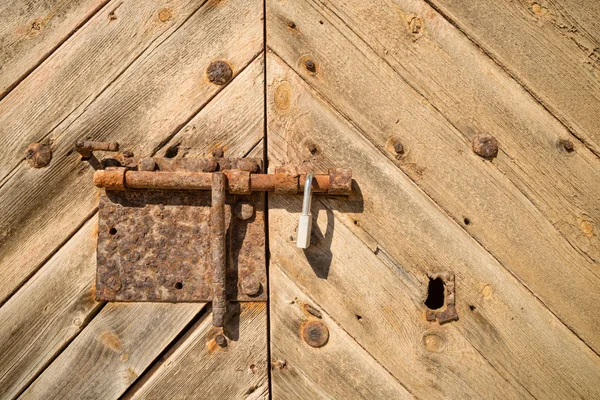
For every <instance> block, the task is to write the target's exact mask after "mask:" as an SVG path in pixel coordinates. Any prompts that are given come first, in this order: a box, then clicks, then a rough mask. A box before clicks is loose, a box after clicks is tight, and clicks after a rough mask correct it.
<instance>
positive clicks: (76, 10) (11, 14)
mask: <svg viewBox="0 0 600 400" xmlns="http://www.w3.org/2000/svg"><path fill="white" fill-rule="evenodd" d="M107 2H108V0H77V1H61V0H51V1H21V2H15V1H4V2H2V4H0V99H2V98H3V97H4V95H5V94H6V93H8V92H9V91H10V90H11V89H12V88H13V87H14V86H16V85H17V84H18V83H19V82H20V80H21V79H23V78H24V77H25V76H26V75H27V74H28V73H29V72H30V71H31V70H33V69H34V68H36V67H37V66H38V65H39V64H40V62H42V61H43V60H44V59H45V58H46V57H48V56H49V55H50V54H52V52H53V51H54V50H55V49H56V48H57V47H58V46H59V45H61V44H62V43H63V42H64V41H65V40H66V39H68V38H69V36H70V35H71V34H72V33H73V31H74V30H76V29H77V28H78V27H80V26H81V25H82V24H84V23H85V22H86V21H87V20H88V18H90V17H91V16H92V15H94V13H96V12H97V11H98V10H99V9H100V8H101V7H102V6H104V5H105V4H106V3H107Z"/></svg>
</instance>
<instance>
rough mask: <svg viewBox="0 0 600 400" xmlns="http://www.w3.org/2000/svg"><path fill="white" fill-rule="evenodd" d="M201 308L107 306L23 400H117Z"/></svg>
mask: <svg viewBox="0 0 600 400" xmlns="http://www.w3.org/2000/svg"><path fill="white" fill-rule="evenodd" d="M202 307H203V304H198V303H180V304H170V303H132V304H127V303H108V304H107V305H106V306H105V307H104V308H103V309H102V310H101V311H100V313H99V314H98V315H97V316H96V317H95V318H94V319H93V320H92V322H90V324H89V325H88V326H87V327H86V328H85V329H84V330H83V332H81V334H80V335H79V336H77V338H76V339H75V340H74V341H73V343H71V345H70V346H69V347H67V348H66V349H65V350H64V351H63V352H62V353H61V354H60V356H58V358H57V359H56V360H54V362H53V363H52V364H50V366H49V367H48V368H46V369H45V370H44V372H43V373H42V375H41V376H40V377H39V378H38V379H36V380H35V381H34V382H33V383H32V384H31V386H29V387H28V388H27V390H26V391H25V392H23V394H22V395H21V397H20V398H23V399H40V398H49V399H116V398H118V397H119V396H120V395H121V394H122V393H123V392H124V391H125V390H126V389H127V388H128V387H129V385H131V384H132V383H133V382H134V381H135V380H136V379H137V377H138V376H139V375H140V374H141V373H142V372H144V370H145V369H146V368H147V367H148V366H149V365H150V363H152V362H153V361H154V360H155V359H156V358H157V357H158V355H159V354H160V352H161V351H162V349H163V348H164V347H165V346H167V345H168V344H169V343H170V342H171V341H172V340H173V339H174V338H175V337H176V336H177V334H178V333H179V332H180V331H181V330H182V329H183V328H185V326H186V324H187V323H188V322H190V321H191V320H192V318H193V317H194V316H195V315H196V314H198V313H199V312H200V310H201V309H202Z"/></svg>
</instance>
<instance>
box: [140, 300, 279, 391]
mask: <svg viewBox="0 0 600 400" xmlns="http://www.w3.org/2000/svg"><path fill="white" fill-rule="evenodd" d="M232 306H233V305H232ZM231 311H235V313H239V315H237V316H236V315H235V314H230V317H229V319H228V321H227V322H226V326H225V328H224V329H225V333H226V334H227V336H228V337H230V340H228V343H227V346H226V347H223V348H222V347H220V346H219V345H218V344H217V343H215V339H214V338H215V336H216V335H217V333H218V330H217V328H214V327H213V326H212V314H209V315H207V316H206V318H205V319H204V320H203V321H202V323H201V324H200V325H199V326H198V328H197V329H195V330H194V332H193V333H192V334H191V335H190V336H189V337H188V338H187V339H186V340H185V341H184V342H183V343H181V345H180V346H179V347H178V348H177V349H176V350H175V351H174V352H173V354H171V355H170V356H169V357H167V358H166V359H165V360H162V361H161V364H160V366H159V367H158V368H157V369H156V370H155V371H154V372H153V373H152V375H151V377H150V378H149V379H148V380H146V381H145V382H143V385H142V386H141V387H140V388H137V389H135V388H134V393H133V395H132V396H131V397H130V398H133V399H167V398H171V399H234V398H235V399H245V398H247V397H249V396H251V395H255V396H256V395H257V394H256V393H255V392H257V391H258V392H261V391H264V389H263V386H264V385H265V384H267V378H268V376H267V375H268V374H267V372H268V370H267V368H268V362H267V357H266V352H265V349H266V348H267V334H266V333H267V308H266V303H239V307H237V308H236V307H232V310H231Z"/></svg>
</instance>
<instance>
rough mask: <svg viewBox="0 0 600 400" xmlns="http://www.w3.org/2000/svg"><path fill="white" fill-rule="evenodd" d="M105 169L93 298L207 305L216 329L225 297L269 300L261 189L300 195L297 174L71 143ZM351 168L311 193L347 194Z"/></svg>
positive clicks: (249, 163) (249, 162) (326, 177)
mask: <svg viewBox="0 0 600 400" xmlns="http://www.w3.org/2000/svg"><path fill="white" fill-rule="evenodd" d="M75 148H76V150H77V151H78V152H79V153H80V154H81V156H82V159H86V160H90V162H92V161H91V160H95V162H97V163H100V164H99V165H100V166H101V168H103V169H97V170H96V172H95V173H94V184H95V185H96V186H97V187H99V188H103V189H104V190H103V192H101V195H100V202H99V222H98V251H97V275H96V298H97V299H98V300H104V301H168V302H182V301H206V302H208V301H212V303H213V325H214V326H217V327H222V326H223V324H224V319H225V314H226V309H227V303H228V302H229V301H266V300H267V287H266V284H267V279H266V260H265V226H264V204H265V202H264V192H275V193H287V194H300V193H302V192H303V191H304V186H305V181H306V174H305V173H299V172H298V168H296V167H293V166H285V167H279V168H276V170H275V173H274V174H265V173H261V169H262V162H261V160H257V159H252V158H241V159H235V158H225V157H222V152H218V153H216V154H217V155H220V156H221V157H213V158H206V159H186V158H178V159H172V158H164V157H152V158H149V157H147V158H140V157H134V156H133V154H131V152H123V153H120V154H115V155H112V156H109V157H105V158H103V159H102V160H101V161H98V160H97V159H96V158H95V157H94V155H93V151H96V150H101V151H117V150H118V148H119V145H118V143H102V142H85V141H81V142H77V143H76V145H75ZM351 182H352V172H351V171H350V170H349V169H342V168H335V169H330V170H329V171H328V173H327V174H315V175H314V177H313V179H312V184H311V189H312V190H311V191H312V192H313V193H325V194H330V195H349V194H350V192H351Z"/></svg>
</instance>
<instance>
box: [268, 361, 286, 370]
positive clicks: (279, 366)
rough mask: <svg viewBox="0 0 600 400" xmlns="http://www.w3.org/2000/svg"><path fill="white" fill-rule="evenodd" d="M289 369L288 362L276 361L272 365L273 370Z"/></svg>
mask: <svg viewBox="0 0 600 400" xmlns="http://www.w3.org/2000/svg"><path fill="white" fill-rule="evenodd" d="M285 367H287V362H286V361H285V360H275V361H273V362H272V363H271V368H272V369H279V370H281V369H285Z"/></svg>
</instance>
